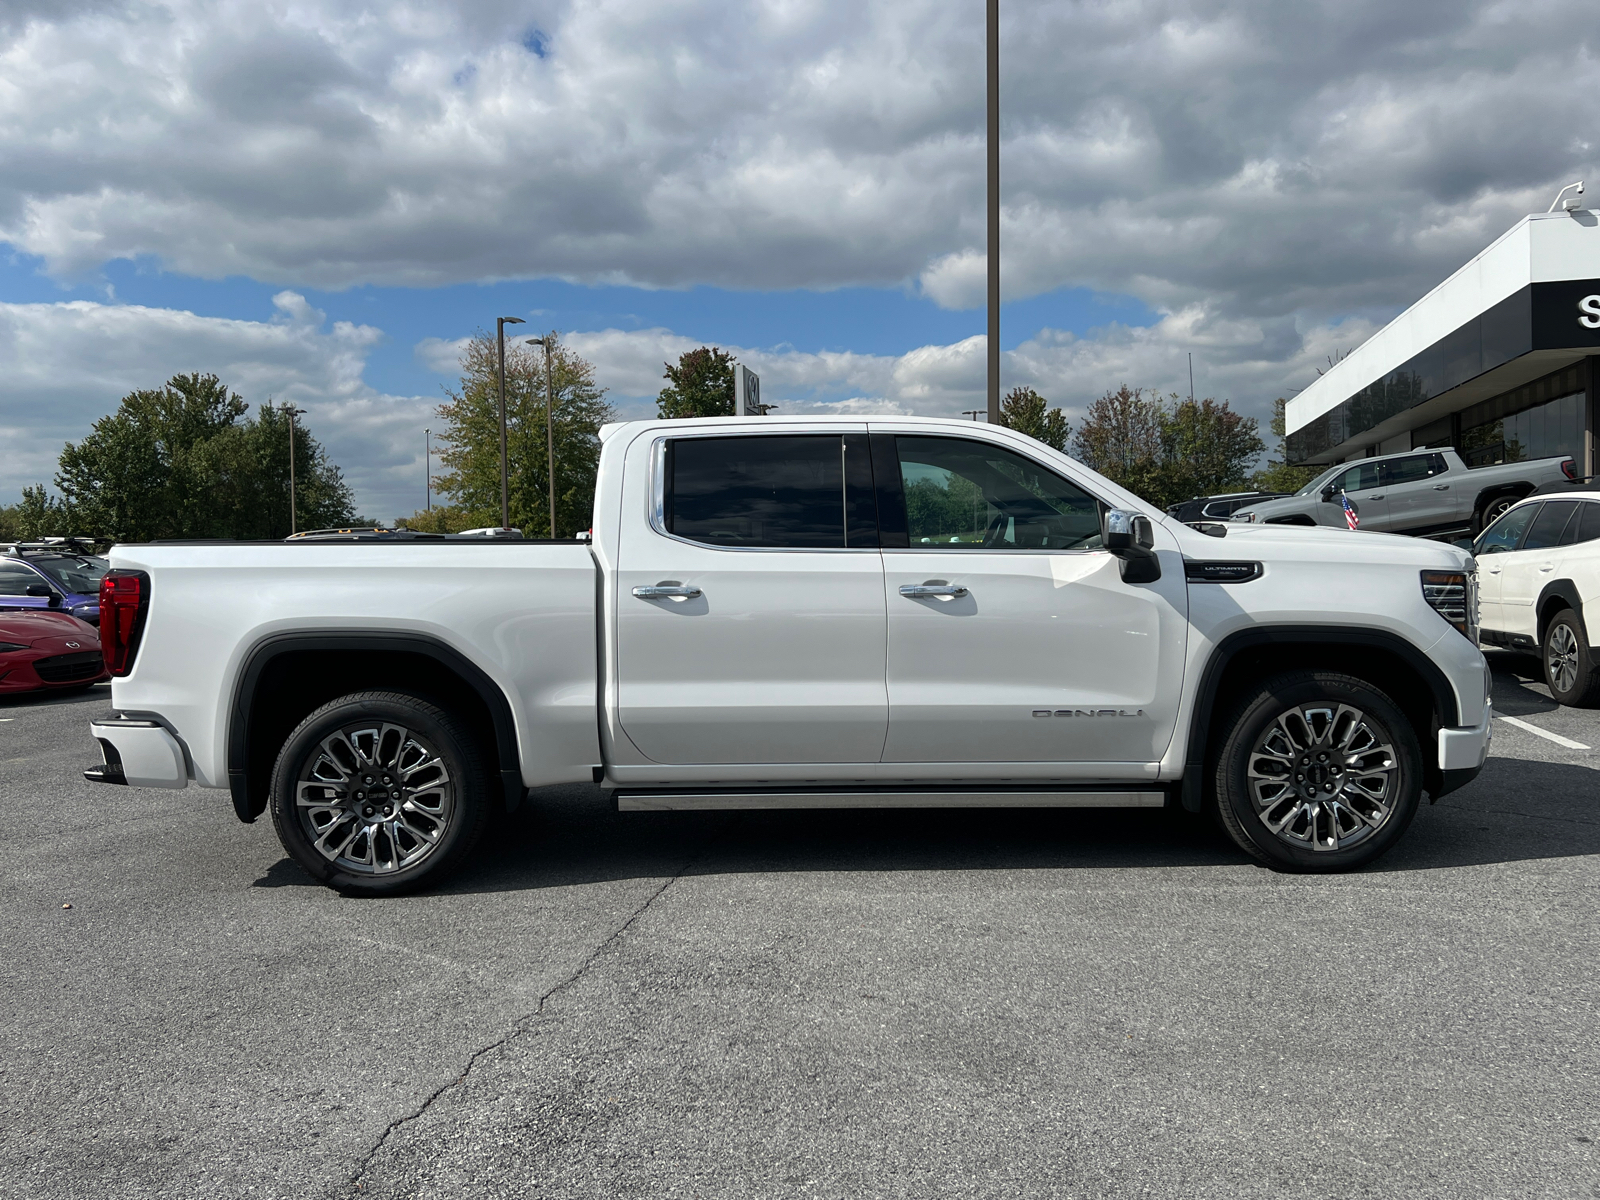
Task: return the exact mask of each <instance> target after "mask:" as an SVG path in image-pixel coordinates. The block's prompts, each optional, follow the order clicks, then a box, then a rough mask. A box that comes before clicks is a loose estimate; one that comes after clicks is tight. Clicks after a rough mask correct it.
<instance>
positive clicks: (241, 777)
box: [228, 630, 526, 825]
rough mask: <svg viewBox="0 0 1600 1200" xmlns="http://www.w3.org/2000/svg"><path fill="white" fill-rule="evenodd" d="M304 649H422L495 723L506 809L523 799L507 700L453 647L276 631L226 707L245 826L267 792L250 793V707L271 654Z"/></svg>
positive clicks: (418, 638) (422, 640) (235, 791)
mask: <svg viewBox="0 0 1600 1200" xmlns="http://www.w3.org/2000/svg"><path fill="white" fill-rule="evenodd" d="M306 650H321V651H330V650H366V651H378V652H388V653H396V654H421V655H424V656H426V657H428V658H431V659H433V660H434V661H435V662H437V663H438V664H439V665H440V666H442V667H445V668H446V669H448V670H449V671H451V672H453V673H454V674H455V675H457V676H458V677H460V679H461V680H462V681H463V682H464V683H466V685H467V686H468V687H470V688H471V689H472V690H473V691H474V692H475V693H477V696H478V698H479V699H480V700H482V701H483V704H484V707H485V708H487V709H488V711H489V719H490V720H491V721H492V722H493V725H494V735H495V748H496V750H497V752H498V757H499V762H498V764H497V767H498V770H499V774H500V784H501V787H502V788H503V790H504V792H505V800H506V810H507V811H508V812H510V811H514V810H515V809H516V808H517V806H518V805H520V804H521V803H522V798H523V794H524V792H525V791H526V789H525V788H524V787H523V785H522V762H521V757H520V755H519V753H518V742H517V727H516V721H515V720H514V719H513V717H512V715H511V703H510V701H508V700H507V699H506V695H505V693H504V692H503V691H502V690H501V689H500V686H499V685H498V684H496V683H495V682H494V680H492V679H490V678H489V676H488V675H487V674H486V673H485V672H484V670H483V668H481V667H479V666H478V665H477V664H476V663H475V662H473V661H472V660H471V659H469V658H468V657H467V656H466V655H464V654H462V653H461V652H460V651H459V650H457V649H455V647H453V646H449V645H446V644H445V643H444V642H442V641H440V640H439V639H438V638H435V637H431V636H429V635H428V634H422V633H364V632H362V631H360V630H338V631H328V632H320V633H319V632H304V631H299V630H296V631H295V632H292V633H279V634H273V635H271V636H268V637H265V638H263V639H261V641H259V642H257V643H256V644H255V645H254V646H252V647H251V648H250V652H249V653H248V654H247V655H246V656H245V660H244V669H243V670H241V671H240V672H239V677H238V679H237V680H236V681H235V683H234V687H233V698H232V703H231V704H230V705H229V711H228V791H229V792H230V793H231V795H232V796H233V811H234V812H235V813H236V814H237V815H238V818H239V820H241V821H243V822H244V823H245V824H246V825H249V824H252V823H254V821H255V819H256V818H257V817H259V816H260V815H261V814H262V813H263V812H264V811H266V806H267V798H266V796H264V795H263V796H252V795H251V794H250V773H249V766H250V764H249V753H250V707H251V703H252V701H253V699H254V697H255V692H256V688H257V686H258V685H259V684H260V682H261V674H262V672H263V671H265V670H266V668H267V666H268V664H270V663H271V662H272V661H273V660H274V659H276V658H279V657H281V656H282V655H285V654H293V653H296V652H298V651H306Z"/></svg>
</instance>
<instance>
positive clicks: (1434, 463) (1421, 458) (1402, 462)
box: [1383, 454, 1444, 486]
mask: <svg viewBox="0 0 1600 1200" xmlns="http://www.w3.org/2000/svg"><path fill="white" fill-rule="evenodd" d="M1443 470H1444V455H1442V454H1419V455H1417V456H1416V457H1415V458H1397V459H1395V460H1394V461H1393V462H1390V463H1385V464H1384V467H1383V482H1384V484H1385V486H1393V485H1395V484H1401V483H1415V482H1417V481H1418V480H1420V479H1430V478H1432V477H1433V476H1434V475H1437V474H1439V473H1440V472H1442V471H1443Z"/></svg>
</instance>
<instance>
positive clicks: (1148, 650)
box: [86, 417, 1491, 893]
mask: <svg viewBox="0 0 1600 1200" xmlns="http://www.w3.org/2000/svg"><path fill="white" fill-rule="evenodd" d="M601 441H602V449H601V456H600V466H599V473H598V477H597V480H596V492H595V505H594V526H593V530H592V535H591V536H592V540H590V541H572V542H537V541H516V540H496V539H488V540H486V539H482V538H458V539H450V538H441V537H438V536H437V535H433V536H431V537H430V536H429V535H414V536H411V535H406V534H384V535H373V534H369V535H365V536H362V535H355V534H352V535H350V538H349V539H348V540H337V539H325V540H317V541H305V542H301V543H298V544H265V543H236V544H215V543H209V544H182V543H165V544H163V543H152V544H148V545H122V546H117V547H115V548H114V549H113V550H112V551H111V554H110V558H111V562H112V570H111V571H110V572H109V574H108V575H107V577H106V580H105V582H104V585H103V588H102V605H103V611H104V614H105V615H104V616H103V618H102V623H101V628H102V638H103V639H104V642H105V647H106V650H105V653H106V658H107V663H108V665H109V667H110V669H111V671H112V673H113V676H114V682H113V684H112V703H113V707H114V709H115V712H114V713H113V714H112V715H111V716H108V717H106V718H104V719H101V720H96V721H94V722H93V724H92V730H93V733H94V736H95V737H96V738H97V739H99V741H100V744H101V746H102V749H103V754H104V759H105V761H104V762H103V763H102V764H100V765H97V766H95V767H92V768H90V769H89V770H88V771H87V772H86V775H87V776H88V777H89V778H91V779H96V780H100V781H103V782H108V783H127V784H133V785H137V786H146V787H165V788H182V787H185V786H187V785H188V784H189V783H191V782H192V783H195V784H198V785H199V786H201V787H208V788H225V789H228V791H229V792H230V793H231V796H232V801H233V809H234V812H235V813H236V814H237V815H238V817H239V819H240V820H243V821H254V820H256V819H257V817H259V816H260V815H261V814H262V813H263V812H267V811H270V812H271V814H272V819H273V821H274V824H275V826H276V830H277V833H278V835H279V837H280V839H281V840H282V842H283V844H284V846H285V848H286V849H287V851H288V852H289V854H290V855H292V856H293V857H294V858H295V860H296V861H298V862H299V863H300V864H301V865H302V866H303V867H305V869H306V870H307V871H309V872H310V873H311V874H312V875H314V876H315V877H317V878H318V879H320V880H323V881H324V882H326V883H328V884H329V885H331V886H333V887H336V888H339V889H342V890H346V891H350V892H364V893H375V892H386V891H394V890H398V889H402V888H412V887H417V886H420V885H422V884H424V883H427V882H431V881H433V880H435V879H438V878H440V877H442V875H443V874H444V873H445V872H447V871H449V870H450V869H451V868H453V867H455V866H456V865H458V864H459V863H460V862H461V861H462V859H463V857H464V856H465V855H466V854H467V853H468V852H469V851H470V849H471V847H472V844H473V842H474V841H475V840H476V838H477V837H478V835H479V833H480V832H481V830H482V829H483V827H484V823H485V821H486V819H487V817H488V816H489V813H490V810H491V807H492V806H493V807H501V808H506V809H514V808H516V807H518V806H519V805H521V804H523V803H525V802H527V797H528V795H529V792H530V789H537V788H540V787H543V786H545V785H549V784H560V783H570V782H575V781H588V780H593V781H595V782H598V783H599V784H601V785H602V786H603V787H604V789H605V790H606V791H607V793H609V795H610V796H612V797H613V798H614V801H615V803H616V806H617V807H618V808H619V809H621V810H624V811H647V810H676V809H739V808H836V807H862V806H882V807H893V808H899V807H904V808H926V807H948V806H963V807H972V806H980V807H981V806H999V807H1005V806H1136V807H1153V806H1164V805H1182V806H1184V807H1186V808H1189V809H1191V810H1194V811H1199V810H1201V809H1202V808H1203V807H1210V808H1212V809H1213V810H1214V811H1215V813H1216V814H1217V816H1218V818H1219V819H1220V820H1221V822H1222V823H1223V825H1224V826H1225V828H1226V829H1227V830H1228V832H1229V834H1230V835H1231V836H1232V837H1233V839H1234V840H1235V841H1236V842H1237V843H1238V845H1239V846H1240V847H1241V848H1242V849H1243V850H1244V851H1245V852H1246V853H1248V854H1250V855H1252V856H1253V857H1255V858H1256V859H1258V860H1260V861H1261V862H1263V863H1266V864H1268V865H1271V866H1274V867H1278V868H1283V869H1290V870H1309V871H1330V870H1341V869H1347V868H1350V867H1354V866H1357V865H1360V864H1362V863H1365V862H1368V861H1370V860H1371V859H1373V858H1374V857H1376V856H1377V855H1379V854H1381V853H1383V852H1384V851H1385V850H1386V849H1388V848H1389V847H1390V846H1392V845H1393V844H1394V842H1395V840H1396V839H1398V838H1399V837H1400V836H1401V834H1402V833H1403V832H1404V830H1405V828H1406V826H1407V824H1408V823H1409V822H1410V820H1411V818H1412V815H1413V814H1414V812H1415V811H1416V808H1417V805H1418V803H1419V801H1420V798H1421V796H1422V795H1423V794H1424V793H1426V794H1428V795H1430V796H1431V797H1433V798H1435V799H1437V798H1438V797H1439V796H1441V795H1443V794H1445V793H1446V792H1448V791H1450V790H1451V789H1452V788H1455V787H1459V786H1461V785H1462V784H1464V783H1465V782H1467V781H1468V780H1469V779H1471V778H1472V777H1473V775H1475V774H1476V773H1477V771H1478V770H1479V769H1480V768H1481V766H1482V764H1483V761H1484V756H1485V754H1486V753H1487V749H1488V743H1489V736H1490V715H1491V713H1490V707H1489V697H1488V672H1487V669H1486V666H1485V663H1484V659H1483V656H1482V655H1481V654H1480V653H1479V651H1478V643H1477V627H1476V577H1475V574H1474V571H1473V560H1472V558H1471V556H1470V555H1468V554H1466V553H1464V552H1463V551H1462V550H1460V549H1458V548H1456V547H1453V546H1448V545H1444V544H1441V543H1433V542H1417V541H1412V540H1408V539H1403V538H1392V537H1352V536H1350V535H1349V534H1348V533H1345V532H1342V531H1340V532H1336V531H1332V530H1327V529H1314V528H1296V527H1287V526H1277V525H1271V526H1244V525H1233V524H1227V525H1224V524H1220V523H1210V524H1205V525H1202V526H1200V527H1193V528H1192V527H1190V526H1187V525H1184V524H1182V523H1181V522H1178V521H1175V520H1173V519H1171V518H1169V517H1167V516H1165V515H1164V514H1163V513H1162V512H1161V511H1160V510H1159V509H1158V508H1155V507H1153V506H1151V505H1149V504H1147V503H1145V502H1144V501H1142V500H1140V499H1139V498H1138V497H1137V496H1135V495H1133V494H1131V493H1129V492H1127V491H1125V490H1123V489H1122V488H1120V487H1118V486H1117V485H1116V484H1114V483H1112V482H1111V481H1109V480H1107V479H1105V478H1103V477H1101V476H1099V475H1097V474H1096V473H1095V472H1093V471H1090V470H1088V469H1087V468H1085V467H1084V466H1082V465H1081V464H1079V463H1077V462H1075V461H1073V460H1072V459H1070V458H1068V457H1067V456H1066V455H1064V454H1061V453H1058V452H1057V451H1055V450H1052V449H1050V448H1049V447H1047V446H1044V445H1042V444H1041V443H1039V442H1036V441H1034V440H1033V439H1031V438H1028V437H1026V436H1023V435H1021V434H1018V433H1014V432H1012V431H1010V430H1008V429H1004V428H1001V427H990V426H978V427H974V426H973V425H972V424H970V423H966V422H959V421H942V420H931V419H910V418H906V419H899V418H896V419H888V418H883V419H878V418H858V419H853V420H840V419H833V418H827V419H824V418H809V419H808V418H782V419H780V418H776V417H765V418H713V419H701V420H688V421H646V422H632V423H627V424H617V425H611V426H607V427H606V428H605V429H603V430H602V431H601Z"/></svg>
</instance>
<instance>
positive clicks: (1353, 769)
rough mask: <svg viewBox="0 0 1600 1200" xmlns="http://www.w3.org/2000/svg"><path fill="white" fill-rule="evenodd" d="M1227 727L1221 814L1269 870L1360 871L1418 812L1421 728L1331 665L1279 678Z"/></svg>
mask: <svg viewBox="0 0 1600 1200" xmlns="http://www.w3.org/2000/svg"><path fill="white" fill-rule="evenodd" d="M1223 728H1224V729H1227V730H1228V735H1227V741H1226V742H1225V743H1224V745H1223V747H1222V754H1221V757H1220V759H1219V760H1218V763H1217V774H1216V789H1217V810H1218V815H1219V816H1220V817H1221V819H1222V824H1223V827H1224V828H1225V829H1227V831H1228V834H1229V836H1231V837H1232V838H1233V840H1234V841H1235V842H1237V843H1238V844H1239V846H1240V848H1241V849H1243V850H1244V851H1245V852H1246V853H1248V854H1250V855H1251V856H1252V857H1254V858H1256V859H1258V860H1260V861H1261V862H1264V863H1266V864H1268V865H1269V866H1273V867H1277V868H1279V869H1281V870H1292V871H1318V872H1324V871H1347V870H1349V869H1351V868H1352V867H1359V866H1361V865H1363V864H1364V863H1369V862H1371V861H1372V860H1373V859H1375V858H1377V857H1378V856H1379V855H1380V854H1382V853H1383V852H1384V851H1386V850H1388V849H1389V847H1391V846H1392V845H1394V843H1395V842H1397V841H1398V840H1399V839H1400V836H1401V835H1402V834H1403V833H1405V831H1406V827H1407V826H1408V825H1410V824H1411V819H1412V817H1414V816H1415V815H1416V811H1417V804H1418V801H1419V799H1420V797H1421V793H1422V755H1421V751H1420V749H1419V747H1418V745H1417V737H1416V734H1415V732H1414V731H1413V730H1412V728H1411V724H1410V722H1409V721H1407V720H1406V718H1405V716H1404V714H1402V713H1401V712H1400V710H1399V709H1398V708H1396V707H1395V705H1394V703H1393V702H1392V701H1390V700H1389V698H1388V697H1387V696H1385V695H1383V693H1381V692H1379V691H1378V690H1377V689H1375V688H1374V687H1372V686H1371V685H1370V684H1367V683H1365V682H1363V681H1362V680H1359V679H1355V678H1352V677H1351V676H1348V675H1339V674H1334V673H1331V672H1326V671H1297V672H1292V673H1286V674H1283V675H1278V676H1274V677H1273V678H1271V679H1268V680H1265V681H1264V682H1263V683H1261V684H1260V685H1259V686H1257V687H1256V688H1255V689H1253V690H1252V691H1251V692H1250V693H1249V694H1248V695H1247V696H1246V697H1245V698H1244V699H1243V700H1242V701H1241V703H1239V704H1238V705H1237V706H1236V707H1235V709H1234V711H1233V714H1232V718H1231V720H1229V721H1228V722H1227V723H1226V724H1224V725H1223Z"/></svg>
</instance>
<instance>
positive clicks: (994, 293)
mask: <svg viewBox="0 0 1600 1200" xmlns="http://www.w3.org/2000/svg"><path fill="white" fill-rule="evenodd" d="M987 8H988V12H987V14H986V16H987V20H986V21H985V22H984V24H985V32H986V33H987V35H988V36H987V39H986V40H987V46H986V49H987V51H988V54H987V59H988V61H987V63H986V64H985V68H986V74H987V75H988V96H987V104H986V108H987V114H986V115H987V118H988V119H987V122H986V129H985V133H986V140H987V142H988V150H989V188H988V193H989V194H988V205H989V214H988V215H989V230H988V234H989V236H988V242H989V423H990V424H991V425H998V424H1000V0H988V3H987Z"/></svg>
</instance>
